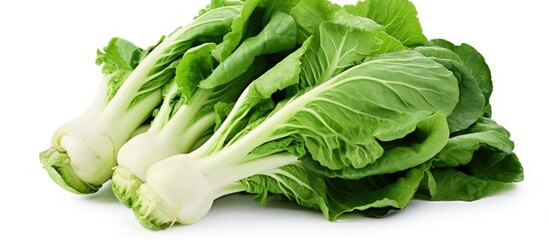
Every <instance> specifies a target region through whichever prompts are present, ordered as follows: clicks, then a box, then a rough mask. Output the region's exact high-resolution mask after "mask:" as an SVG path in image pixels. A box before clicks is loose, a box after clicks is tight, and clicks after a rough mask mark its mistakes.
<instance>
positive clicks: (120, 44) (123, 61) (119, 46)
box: [95, 37, 146, 100]
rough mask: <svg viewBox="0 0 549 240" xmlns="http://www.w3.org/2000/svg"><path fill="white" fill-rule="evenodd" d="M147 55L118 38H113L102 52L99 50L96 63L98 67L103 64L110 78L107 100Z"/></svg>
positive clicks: (103, 69) (105, 72)
mask: <svg viewBox="0 0 549 240" xmlns="http://www.w3.org/2000/svg"><path fill="white" fill-rule="evenodd" d="M145 55H146V52H144V51H143V49H141V48H139V47H137V46H135V45H134V44H133V43H131V42H129V41H127V40H125V39H122V38H117V37H115V38H112V39H111V40H110V41H109V44H108V45H107V46H106V47H104V48H103V49H102V50H99V49H98V50H97V58H96V59H95V63H96V64H97V65H101V64H103V67H102V72H103V74H105V75H107V77H108V78H109V81H108V83H107V86H108V88H109V91H108V93H107V100H110V99H112V98H113V97H114V95H115V94H116V92H117V91H118V89H119V88H120V86H122V84H123V83H124V81H125V80H126V78H128V76H129V75H130V73H131V72H132V71H133V69H135V67H136V66H137V65H138V64H139V62H140V61H141V59H142V58H143V57H144V56H145Z"/></svg>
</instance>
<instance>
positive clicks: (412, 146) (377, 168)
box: [301, 112, 449, 179]
mask: <svg viewBox="0 0 549 240" xmlns="http://www.w3.org/2000/svg"><path fill="white" fill-rule="evenodd" d="M448 134H449V133H448V125H447V124H446V117H445V116H444V114H442V113H440V112H438V113H436V114H434V115H432V116H430V117H427V118H424V119H423V120H420V121H419V122H418V123H417V125H416V126H415V129H414V131H413V132H411V133H408V134H407V135H406V136H404V137H402V138H399V139H395V140H392V141H384V142H383V141H382V142H379V146H376V145H375V144H376V143H373V144H374V145H373V147H372V148H373V149H374V150H377V148H374V147H380V148H381V150H380V151H381V152H382V155H381V156H379V157H378V158H377V159H376V160H375V162H373V163H369V164H368V165H365V166H363V167H355V166H353V165H351V164H350V165H348V166H345V167H342V168H339V169H330V168H327V167H324V166H322V163H321V162H320V161H317V160H315V159H314V158H312V156H311V155H305V156H304V157H302V159H301V160H302V161H303V163H304V164H305V165H306V166H307V167H308V168H310V169H313V170H314V171H316V172H319V173H321V174H322V175H324V176H327V177H331V178H335V177H339V178H344V179H360V178H363V177H366V176H373V175H379V174H386V173H394V172H399V171H404V170H406V169H408V168H412V167H415V166H417V165H419V164H422V163H424V162H426V161H428V160H429V159H430V158H432V156H434V155H435V154H437V152H438V151H440V149H441V148H442V147H444V144H445V143H446V142H447V141H448ZM346 147H347V148H351V149H352V148H353V147H354V146H353V145H350V146H346ZM318 148H320V146H318ZM355 148H356V147H355ZM346 150H347V151H349V150H348V149H346ZM359 150H360V149H359ZM337 153H338V150H334V153H332V154H333V155H335V156H329V157H330V158H332V159H333V158H337V157H339V158H341V157H340V156H337V155H336V154H337ZM351 153H352V152H351ZM349 157H356V156H349Z"/></svg>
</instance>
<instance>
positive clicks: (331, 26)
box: [300, 22, 372, 88]
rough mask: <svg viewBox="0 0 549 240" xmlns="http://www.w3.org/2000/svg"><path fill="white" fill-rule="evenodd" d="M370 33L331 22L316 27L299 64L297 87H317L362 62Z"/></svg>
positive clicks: (367, 50) (367, 48) (367, 47)
mask: <svg viewBox="0 0 549 240" xmlns="http://www.w3.org/2000/svg"><path fill="white" fill-rule="evenodd" d="M371 39H372V32H370V31H365V30H362V29H356V28H354V27H353V26H345V25H340V24H335V23H332V22H324V23H322V24H320V29H319V32H318V35H317V36H315V37H314V38H313V40H312V42H311V47H310V48H309V49H308V50H307V51H306V52H305V55H304V56H303V60H302V62H303V63H302V68H303V69H306V70H302V71H301V80H300V87H301V88H307V87H311V86H316V85H319V84H321V83H323V82H325V81H327V80H328V79H330V78H332V77H333V76H335V75H337V74H339V73H341V72H343V71H344V70H346V69H347V68H349V67H351V66H354V65H356V64H357V63H360V62H362V61H364V59H365V58H366V56H367V54H368V52H369V51H370V42H371Z"/></svg>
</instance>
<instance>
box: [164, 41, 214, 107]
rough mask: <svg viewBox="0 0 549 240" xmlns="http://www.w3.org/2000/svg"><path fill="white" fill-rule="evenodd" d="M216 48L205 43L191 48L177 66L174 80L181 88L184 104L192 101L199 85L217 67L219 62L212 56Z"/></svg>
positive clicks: (212, 44)
mask: <svg viewBox="0 0 549 240" xmlns="http://www.w3.org/2000/svg"><path fill="white" fill-rule="evenodd" d="M215 46H216V44H215V43H204V44H202V45H199V46H196V47H194V48H191V49H189V50H187V52H186V53H185V54H184V55H183V57H182V58H181V61H180V62H179V64H178V65H177V69H176V73H175V78H174V79H175V82H176V83H177V85H178V86H179V90H180V92H181V98H182V100H183V103H187V102H188V101H189V99H191V97H192V95H193V93H194V92H195V91H196V89H197V88H198V83H199V82H200V81H202V80H204V79H206V78H207V77H208V76H209V75H210V74H211V73H212V71H213V70H214V69H215V67H216V66H217V61H216V60H215V59H214V58H213V57H212V56H211V55H210V51H211V50H212V49H214V48H215Z"/></svg>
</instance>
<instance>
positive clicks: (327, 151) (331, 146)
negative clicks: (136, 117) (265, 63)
mask: <svg viewBox="0 0 549 240" xmlns="http://www.w3.org/2000/svg"><path fill="white" fill-rule="evenodd" d="M457 97H458V89H457V81H456V79H455V77H454V76H453V75H452V73H451V72H449V71H448V70H446V69H445V68H444V67H443V66H441V65H440V64H438V63H435V62H434V61H432V60H430V59H428V58H426V57H423V56H422V55H420V54H418V53H413V52H396V53H392V54H386V55H382V56H379V57H375V58H371V59H368V60H367V61H366V62H365V63H363V64H360V65H358V66H356V67H353V68H351V69H349V70H347V71H345V72H343V73H341V74H339V75H337V76H335V77H333V78H331V79H330V80H328V81H326V82H325V83H323V84H321V85H319V86H316V87H314V88H313V89H312V90H310V91H309V92H306V93H305V94H303V95H301V96H299V97H298V98H297V99H307V100H299V101H298V102H300V103H301V101H306V103H303V105H301V104H300V107H299V108H298V111H299V112H297V113H296V114H295V115H294V116H293V117H292V118H291V119H290V120H289V121H288V122H287V123H286V124H285V125H286V126H288V127H287V128H283V129H282V130H280V131H296V132H297V134H299V135H300V136H301V137H302V138H303V139H304V140H305V144H306V146H307V149H308V150H309V152H310V153H311V155H312V158H313V159H314V160H316V161H318V162H319V163H320V164H321V165H322V166H325V167H327V168H329V169H331V170H338V169H342V168H344V167H349V166H352V167H354V168H363V167H365V166H366V165H368V164H372V163H374V162H375V161H376V160H377V159H378V158H380V157H381V155H382V154H383V144H382V142H389V141H394V140H397V139H401V138H403V137H405V136H406V135H407V134H409V133H412V132H413V131H414V129H416V126H417V125H418V123H419V122H420V121H422V120H423V119H425V118H427V117H429V116H431V115H432V114H433V113H435V112H437V111H442V112H443V113H444V114H446V115H449V114H450V113H451V111H452V110H453V108H454V106H455V105H456V102H457ZM294 101H296V100H294ZM289 104H290V103H288V104H286V106H285V108H286V107H288V106H289ZM288 108H291V107H288ZM279 112H282V111H278V112H277V113H276V114H278V113H279ZM438 122H439V121H437V123H438ZM357 123H360V124H357ZM435 125H438V124H435ZM446 128H447V127H446ZM290 129H292V130H290ZM294 129H295V130H294ZM437 129H441V128H440V127H439V128H437ZM446 131H447V130H446ZM444 144H445V142H444V141H441V142H439V143H438V145H439V146H438V147H439V149H441V148H442V147H443V146H444ZM435 146H436V144H435V145H433V146H431V147H433V148H434V147H435ZM433 148H431V149H429V151H430V152H431V151H435V152H434V153H433V156H434V154H435V153H436V152H438V150H433ZM423 157H427V158H426V159H422V161H420V162H419V163H421V162H424V161H426V160H428V159H429V158H430V157H429V156H423ZM431 157H432V156H431ZM419 163H418V164H419ZM416 165H417V164H416Z"/></svg>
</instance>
